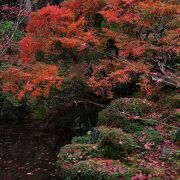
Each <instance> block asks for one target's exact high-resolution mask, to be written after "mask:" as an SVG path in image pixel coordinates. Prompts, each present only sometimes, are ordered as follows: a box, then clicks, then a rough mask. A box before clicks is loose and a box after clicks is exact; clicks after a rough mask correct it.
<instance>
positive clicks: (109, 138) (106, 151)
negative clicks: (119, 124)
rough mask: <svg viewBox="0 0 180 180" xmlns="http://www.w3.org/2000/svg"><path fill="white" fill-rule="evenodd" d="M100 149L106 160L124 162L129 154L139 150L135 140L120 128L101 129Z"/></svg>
mask: <svg viewBox="0 0 180 180" xmlns="http://www.w3.org/2000/svg"><path fill="white" fill-rule="evenodd" d="M99 129H100V137H99V139H98V141H97V143H98V149H99V150H101V152H102V154H103V156H104V157H106V158H112V159H121V160H124V159H125V158H126V157H127V154H128V153H131V152H132V151H135V150H137V149H139V146H138V145H137V143H136V141H135V139H134V138H133V137H132V136H131V135H129V134H127V133H125V132H124V131H122V129H119V128H106V127H100V128H99Z"/></svg>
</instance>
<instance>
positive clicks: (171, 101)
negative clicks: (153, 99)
mask: <svg viewBox="0 0 180 180" xmlns="http://www.w3.org/2000/svg"><path fill="white" fill-rule="evenodd" d="M164 101H165V102H164V104H165V105H166V107H168V108H170V109H174V108H180V96H179V95H171V96H169V97H167V98H166V99H165V100H164Z"/></svg>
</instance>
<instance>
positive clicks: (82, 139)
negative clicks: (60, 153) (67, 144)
mask: <svg viewBox="0 0 180 180" xmlns="http://www.w3.org/2000/svg"><path fill="white" fill-rule="evenodd" d="M71 143H72V144H90V143H91V136H90V135H84V136H79V137H73V138H72V140H71Z"/></svg>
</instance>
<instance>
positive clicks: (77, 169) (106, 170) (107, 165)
mask: <svg viewBox="0 0 180 180" xmlns="http://www.w3.org/2000/svg"><path fill="white" fill-rule="evenodd" d="M126 171H127V168H126V166H125V165H123V164H122V163H121V162H120V161H118V160H116V161H114V160H109V159H100V158H93V159H88V160H85V161H79V162H77V163H76V164H74V165H73V166H71V167H65V166H64V167H63V169H62V171H61V173H60V177H63V179H64V180H84V179H86V180H94V179H96V180H117V179H120V178H121V177H123V174H124V173H126Z"/></svg>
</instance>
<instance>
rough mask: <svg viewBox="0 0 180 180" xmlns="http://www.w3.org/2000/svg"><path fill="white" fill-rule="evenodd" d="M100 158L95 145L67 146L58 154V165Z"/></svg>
mask: <svg viewBox="0 0 180 180" xmlns="http://www.w3.org/2000/svg"><path fill="white" fill-rule="evenodd" d="M99 156H100V157H101V154H100V151H99V150H98V148H97V145H92V144H68V145H66V146H64V147H62V148H61V150H60V152H59V155H58V157H59V163H70V164H73V163H77V162H78V161H81V160H85V159H88V158H90V157H99Z"/></svg>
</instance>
